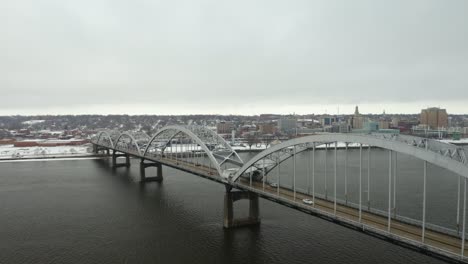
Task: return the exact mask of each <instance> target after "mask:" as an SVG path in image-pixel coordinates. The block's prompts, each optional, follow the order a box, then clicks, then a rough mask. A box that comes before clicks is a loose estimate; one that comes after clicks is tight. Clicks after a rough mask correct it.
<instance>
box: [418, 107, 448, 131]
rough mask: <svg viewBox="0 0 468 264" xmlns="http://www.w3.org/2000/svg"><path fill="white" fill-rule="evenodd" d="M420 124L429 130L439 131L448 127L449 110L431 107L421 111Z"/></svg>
mask: <svg viewBox="0 0 468 264" xmlns="http://www.w3.org/2000/svg"><path fill="white" fill-rule="evenodd" d="M420 124H421V125H426V126H427V127H428V128H429V129H439V128H447V127H448V115H447V110H445V109H441V108H438V107H430V108H427V109H422V110H421V118H420Z"/></svg>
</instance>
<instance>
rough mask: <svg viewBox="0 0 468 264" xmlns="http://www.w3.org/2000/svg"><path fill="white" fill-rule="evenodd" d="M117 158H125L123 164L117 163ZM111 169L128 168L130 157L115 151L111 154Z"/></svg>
mask: <svg viewBox="0 0 468 264" xmlns="http://www.w3.org/2000/svg"><path fill="white" fill-rule="evenodd" d="M119 157H125V163H117V158H119ZM112 167H114V168H117V167H127V168H128V167H130V155H128V154H125V153H121V154H119V153H117V151H115V150H114V151H113V152H112Z"/></svg>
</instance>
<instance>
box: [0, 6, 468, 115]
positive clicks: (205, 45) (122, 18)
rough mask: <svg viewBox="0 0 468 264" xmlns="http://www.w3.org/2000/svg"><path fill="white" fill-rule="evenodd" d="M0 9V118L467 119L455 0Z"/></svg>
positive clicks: (464, 58) (466, 43) (467, 51)
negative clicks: (422, 114)
mask: <svg viewBox="0 0 468 264" xmlns="http://www.w3.org/2000/svg"><path fill="white" fill-rule="evenodd" d="M2 7H4V8H1V9H0V22H1V24H2V27H1V31H2V34H1V36H0V43H2V44H1V45H2V49H0V57H2V60H0V70H1V71H0V72H2V75H0V87H1V91H2V106H1V107H0V114H1V115H14V114H80V113H83V114H86V113H96V114H98V113H102V114H111V113H112V114H124V113H128V114H189V113H194V114H195V113H197V114H198V113H201V114H206V113H215V114H260V113H269V112H274V113H282V114H289V113H294V112H295V113H300V114H304V113H325V112H327V113H331V114H333V113H337V108H338V107H339V108H340V112H342V113H350V114H351V113H352V112H353V108H354V106H355V105H360V106H361V108H362V112H363V113H381V112H382V111H383V110H384V109H385V110H386V112H388V113H418V112H419V110H420V109H423V108H427V107H431V106H440V107H443V108H446V109H447V111H448V112H449V113H456V114H463V113H468V106H466V101H467V100H468V89H467V87H468V80H467V79H466V77H465V75H466V72H468V63H467V62H468V38H467V37H466V36H468V27H466V24H467V23H468V18H467V16H466V14H465V13H466V12H465V10H467V9H468V2H466V1H450V2H449V3H447V2H445V1H411V2H408V1H401V0H400V1H391V2H390V1H387V2H376V1H364V0H362V1H353V2H352V3H347V2H343V3H340V4H338V3H334V2H330V1H317V2H310V1H295V2H294V3H284V2H280V1H264V2H262V1H258V2H256V3H251V2H250V1H249V2H247V1H238V2H236V3H230V4H226V3H225V4H223V3H219V2H211V1H200V2H198V1H197V2H191V1H188V2H183V1H180V2H178V1H177V2H160V3H159V2H144V1H136V2H133V1H132V2H125V1H124V2H119V3H115V2H114V1H107V2H106V1H104V2H101V3H100V4H95V2H94V1H80V2H76V3H65V2H61V1H60V2H57V1H51V0H41V1H22V2H18V1H7V2H5V3H2Z"/></svg>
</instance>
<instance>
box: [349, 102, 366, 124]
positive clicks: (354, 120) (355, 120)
mask: <svg viewBox="0 0 468 264" xmlns="http://www.w3.org/2000/svg"><path fill="white" fill-rule="evenodd" d="M363 124H364V117H363V116H362V115H361V114H360V113H359V108H358V107H357V106H356V109H355V110H354V116H353V117H352V123H351V125H352V127H353V129H362V126H363Z"/></svg>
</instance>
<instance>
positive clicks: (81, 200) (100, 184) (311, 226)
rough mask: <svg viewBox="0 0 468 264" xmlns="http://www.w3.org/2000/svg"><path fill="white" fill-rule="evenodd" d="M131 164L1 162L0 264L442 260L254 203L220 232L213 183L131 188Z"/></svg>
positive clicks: (186, 177) (218, 194)
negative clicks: (244, 221) (254, 223)
mask: <svg viewBox="0 0 468 264" xmlns="http://www.w3.org/2000/svg"><path fill="white" fill-rule="evenodd" d="M137 162H138V161H137V160H134V161H133V166H132V167H131V168H130V169H126V168H119V169H117V170H113V169H111V168H110V166H109V163H108V162H107V161H105V160H68V161H30V162H5V163H0V213H1V217H0V263H268V264H272V263H282V264H284V263H443V262H442V261H441V260H438V259H434V258H431V257H429V256H426V255H423V254H420V253H418V252H415V251H412V250H409V249H406V248H402V247H400V246H397V245H394V244H391V243H388V242H385V241H383V240H380V239H377V238H374V237H371V236H368V235H366V234H362V233H360V232H357V231H354V230H351V229H347V228H345V227H342V226H339V225H336V224H333V223H330V222H327V221H325V220H321V219H318V218H316V217H313V216H310V215H307V214H304V213H301V212H299V211H295V210H293V209H290V208H287V207H285V206H282V205H278V204H275V203H273V202H270V201H266V200H263V199H262V200H261V202H260V208H261V217H262V223H261V225H260V226H258V227H251V228H239V229H232V230H224V229H223V227H222V219H223V197H224V187H223V186H222V185H220V184H218V183H214V182H211V181H209V180H206V179H203V178H199V177H197V176H193V175H190V174H186V173H183V172H179V171H176V170H173V169H170V168H166V167H165V168H164V181H163V183H155V182H154V183H147V184H146V185H140V184H139V183H138V182H137V181H138V179H139V167H138V166H137V165H138V164H137ZM285 166H286V165H285ZM402 168H404V166H403V167H402ZM407 170H409V171H411V166H409V165H408V169H407ZM285 173H286V171H285ZM272 175H275V174H274V173H272ZM353 179H354V178H353ZM408 181H411V180H410V178H409V180H408ZM451 182H452V183H451V185H450V188H452V189H453V187H454V186H455V187H456V185H453V182H455V183H456V181H451ZM399 184H402V185H401V186H402V187H401V188H403V187H404V186H406V185H405V184H407V183H406V182H405V181H403V183H401V181H400V183H399ZM317 186H319V185H317ZM330 186H332V185H330ZM340 186H341V187H340V188H339V190H340V192H342V189H341V188H342V185H340ZM352 186H354V187H351V188H355V187H356V186H355V185H352ZM304 188H307V187H304ZM317 188H319V187H317ZM429 189H430V188H429ZM403 191H404V189H402V190H401V192H402V193H403ZM377 193H378V192H377V191H376V194H375V195H377ZM402 195H403V194H402ZM416 196H417V195H416ZM452 196H453V195H452V192H451V195H450V197H449V198H450V199H448V198H447V199H448V201H450V202H447V203H450V204H452V202H453V197H452ZM455 197H456V196H455ZM353 199H354V198H353ZM379 199H381V200H383V198H379ZM400 199H403V200H404V198H400ZM455 199H456V198H455ZM403 200H400V201H403ZM455 201H456V200H455ZM383 202H384V201H382V202H378V204H380V203H383ZM438 206H444V204H442V205H436V206H435V208H437V207H438ZM415 207H419V206H415ZM409 208H411V206H410V207H409ZM236 210H237V211H236V214H237V215H242V214H246V208H245V204H243V203H242V202H241V203H240V206H239V205H238V206H237V209H236ZM408 210H409V209H408ZM434 210H436V209H434ZM409 211H411V210H409ZM452 211H453V209H452ZM433 214H437V213H436V212H433ZM437 221H439V220H437ZM437 221H436V222H437ZM440 222H441V223H445V222H446V221H445V220H444V219H442V220H440Z"/></svg>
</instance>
